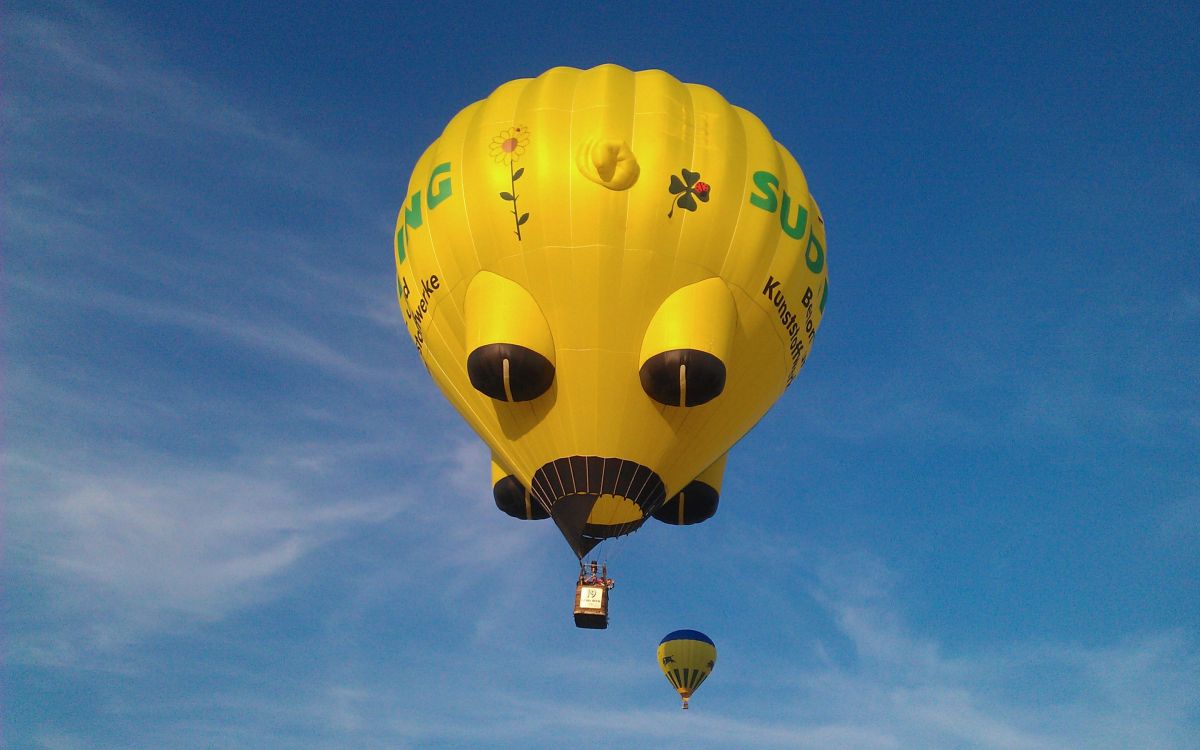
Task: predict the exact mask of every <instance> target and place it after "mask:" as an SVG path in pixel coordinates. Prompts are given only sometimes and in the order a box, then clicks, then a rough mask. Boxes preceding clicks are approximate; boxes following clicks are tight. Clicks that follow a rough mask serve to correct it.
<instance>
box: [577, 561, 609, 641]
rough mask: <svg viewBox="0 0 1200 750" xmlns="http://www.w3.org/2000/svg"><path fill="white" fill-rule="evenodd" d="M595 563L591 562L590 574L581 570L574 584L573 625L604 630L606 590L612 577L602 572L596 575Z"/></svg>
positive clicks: (606, 611)
mask: <svg viewBox="0 0 1200 750" xmlns="http://www.w3.org/2000/svg"><path fill="white" fill-rule="evenodd" d="M595 570H596V564H595V563H592V575H587V574H586V573H585V572H583V571H581V572H580V574H579V580H578V581H577V582H576V584H575V627H577V628H584V629H586V630H604V629H606V628H607V627H608V590H609V589H611V588H612V579H610V578H608V577H607V570H606V571H605V573H604V574H601V575H597V574H596V572H595Z"/></svg>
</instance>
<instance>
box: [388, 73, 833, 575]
mask: <svg viewBox="0 0 1200 750" xmlns="http://www.w3.org/2000/svg"><path fill="white" fill-rule="evenodd" d="M395 258H396V268H397V292H398V295H399V298H400V305H401V308H402V310H403V313H404V317H405V323H406V325H407V328H408V332H409V334H410V336H411V337H412V340H413V342H414V344H415V345H416V347H417V350H418V352H419V353H420V356H421V359H422V361H423V362H424V364H425V366H426V367H427V368H428V370H429V373H430V374H431V375H432V377H433V379H434V381H435V382H436V383H437V384H438V387H439V388H440V389H441V390H442V392H443V394H445V396H446V398H447V399H448V400H449V401H450V402H451V403H452V404H453V405H454V407H455V408H456V409H457V410H458V411H459V413H460V414H462V416H463V417H464V418H465V419H466V420H467V422H468V423H469V424H470V425H471V427H472V428H473V429H474V430H475V432H477V433H478V434H479V435H480V437H482V438H483V440H484V441H485V442H486V443H487V444H488V446H489V447H490V448H491V450H492V456H493V475H494V477H503V478H509V477H511V479H512V481H511V482H507V483H506V484H505V485H504V487H502V488H500V491H499V492H498V494H497V503H498V504H499V505H500V506H501V507H502V508H504V509H505V510H506V512H509V513H510V514H512V515H514V516H517V517H522V518H536V517H544V516H545V515H549V516H550V517H552V518H553V519H554V521H555V523H556V524H557V525H558V527H559V529H560V530H561V531H562V533H563V535H564V537H565V538H566V539H567V541H568V543H569V544H570V545H571V547H572V549H573V550H574V551H575V553H576V554H577V555H578V556H582V555H584V554H586V553H587V552H588V550H590V549H591V547H592V546H594V545H595V544H596V543H598V542H599V541H601V540H603V539H606V538H610V537H613V536H618V535H621V534H625V533H628V532H630V531H632V530H634V529H636V528H637V527H638V526H639V525H641V523H642V522H643V521H644V520H645V519H646V518H647V517H648V516H650V515H651V514H653V513H655V512H656V511H658V510H659V509H660V508H663V506H664V505H666V503H667V502H668V500H671V499H672V498H674V497H676V496H677V495H679V493H681V492H682V491H684V490H685V489H691V490H700V491H699V492H691V493H690V494H688V493H685V495H686V496H687V497H691V498H693V501H692V506H691V507H685V505H684V503H683V502H682V501H681V502H680V503H679V504H678V506H671V507H670V508H667V509H666V510H665V511H664V513H663V514H660V515H661V517H662V518H663V519H664V520H667V521H668V522H672V523H674V522H678V523H690V522H694V521H696V520H703V518H707V517H708V516H709V515H711V514H712V512H713V511H714V510H715V508H716V493H717V491H718V490H719V486H720V474H721V472H722V471H723V470H724V456H725V453H726V451H728V449H729V448H730V446H732V445H733V443H734V442H736V441H737V440H738V439H739V438H741V437H742V436H743V435H744V434H745V433H746V432H747V431H748V430H749V429H750V428H751V427H752V426H753V425H754V423H755V422H757V421H758V420H759V419H760V418H761V417H762V416H763V414H764V413H765V412H766V411H767V409H768V408H769V407H770V406H771V404H772V403H773V402H774V401H775V400H776V399H777V398H778V397H779V396H780V394H782V393H783V391H784V389H785V388H787V386H788V385H789V384H790V383H791V382H792V380H793V378H795V377H796V374H797V372H798V371H799V370H800V368H801V367H802V366H803V365H804V362H805V360H806V359H807V357H808V353H809V350H810V348H811V346H812V341H813V337H814V335H815V333H816V330H817V328H818V326H819V325H820V323H821V319H822V315H823V312H824V307H825V295H826V267H825V228H824V221H823V219H822V217H821V214H820V211H819V209H818V208H817V205H816V203H815V202H814V201H813V198H812V196H811V195H810V194H809V191H808V186H807V183H806V181H805V178H804V175H803V173H802V172H801V170H800V167H799V166H798V165H797V163H796V161H795V159H793V158H792V156H791V155H790V154H789V153H788V152H787V150H786V149H784V148H783V147H782V146H781V145H779V144H777V143H776V142H775V140H774V139H773V138H772V137H771V135H770V133H769V132H768V131H767V129H766V127H764V126H763V124H762V123H761V122H760V121H759V120H758V119H757V118H756V117H754V115H752V114H750V113H749V112H747V111H746V110H743V109H740V108H738V107H734V106H732V105H730V104H729V103H727V102H726V101H725V100H724V99H723V98H722V97H721V96H720V95H719V94H718V93H717V92H715V91H713V90H712V89H710V88H707V87H705V86H699V85H695V84H686V83H681V82H679V81H678V80H676V79H674V78H672V77H671V76H670V75H668V74H666V73H663V72H662V71H657V70H650V71H642V72H636V73H635V72H633V71H629V70H626V69H624V68H621V67H618V66H615V65H602V66H600V67H597V68H593V69H591V70H576V69H573V68H555V69H553V70H550V71H548V72H546V73H544V74H542V75H541V76H538V77H537V78H534V79H521V80H516V81H511V82H509V83H506V84H504V85H502V86H501V87H500V88H498V89H497V90H496V91H495V92H494V93H492V94H491V96H489V97H488V98H486V99H484V100H482V101H479V102H476V103H474V104H472V105H470V106H469V107H467V108H466V109H464V110H463V111H462V112H460V113H459V114H458V115H457V116H456V117H454V118H453V120H451V122H450V123H449V124H448V125H447V126H446V129H445V131H444V132H443V133H442V135H441V137H440V138H438V139H437V140H436V141H435V142H434V143H433V144H432V145H431V146H429V148H428V149H427V150H426V151H425V152H424V154H423V155H422V157H421V158H420V160H419V162H418V163H417V165H416V168H415V169H414V171H413V175H412V178H411V180H410V183H409V188H408V193H407V196H406V199H405V203H404V205H403V207H402V208H401V210H400V213H399V217H398V219H397V224H396V236H395ZM796 440H797V441H803V440H804V436H803V435H797V436H796ZM414 442H415V443H416V445H415V446H414V448H415V449H420V445H421V443H420V436H414ZM698 478H703V479H704V481H703V482H701V483H700V485H696V484H695V483H694V481H693V480H698ZM494 484H496V485H497V486H498V487H499V484H500V481H499V479H496V480H495V481H494ZM710 495H711V496H710ZM700 498H703V500H704V505H703V507H699V506H696V504H695V503H696V502H697V499H700ZM534 506H538V507H540V509H541V512H538V510H537V508H536V507H534Z"/></svg>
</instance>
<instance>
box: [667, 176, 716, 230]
mask: <svg viewBox="0 0 1200 750" xmlns="http://www.w3.org/2000/svg"><path fill="white" fill-rule="evenodd" d="M679 175H683V179H682V180H681V179H679ZM679 175H671V184H670V186H668V188H667V190H669V191H670V193H671V195H673V196H675V197H674V198H673V199H672V200H671V210H670V211H669V212H667V218H668V219H669V218H671V217H672V216H674V215H675V207H676V206H678V207H679V208H682V209H685V210H687V211H695V210H696V208H697V207H698V206H699V204H698V203H696V201H700V203H708V194H709V191H710V190H712V188H711V187H710V186H709V184H708V183H707V182H700V173H699V172H693V171H691V170H689V169H684V170H681V171H680V173H679Z"/></svg>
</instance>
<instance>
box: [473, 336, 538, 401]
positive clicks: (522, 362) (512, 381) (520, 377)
mask: <svg viewBox="0 0 1200 750" xmlns="http://www.w3.org/2000/svg"><path fill="white" fill-rule="evenodd" d="M467 376H468V377H469V378H470V379H471V385H472V386H474V387H475V390H477V391H479V392H480V393H482V394H484V395H485V396H491V397H492V398H494V399H496V400H497V401H532V400H533V399H535V398H537V397H538V396H540V395H542V394H543V393H545V392H546V391H547V390H549V389H550V384H551V383H553V382H554V365H552V364H551V363H550V360H548V359H546V358H545V357H543V356H542V355H541V354H538V353H537V352H535V351H534V350H532V349H528V348H526V347H524V346H521V345H520V344H486V345H484V346H481V347H479V348H478V349H476V350H475V351H473V352H471V354H470V355H468V356H467Z"/></svg>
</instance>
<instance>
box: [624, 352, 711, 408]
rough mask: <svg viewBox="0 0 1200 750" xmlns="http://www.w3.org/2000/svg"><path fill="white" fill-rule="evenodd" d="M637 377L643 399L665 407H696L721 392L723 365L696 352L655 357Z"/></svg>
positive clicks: (647, 361) (644, 365) (707, 355)
mask: <svg viewBox="0 0 1200 750" xmlns="http://www.w3.org/2000/svg"><path fill="white" fill-rule="evenodd" d="M638 375H639V377H640V378H641V381H642V390H644V391H645V392H646V395H647V396H649V397H650V398H652V399H654V400H655V401H657V402H658V403H660V404H664V405H666V406H699V405H700V404H706V403H708V402H709V401H712V400H713V399H714V398H716V397H717V396H719V395H721V391H723V390H725V363H724V362H722V361H721V360H720V359H719V358H718V357H716V356H714V355H712V354H709V353H708V352H702V351H700V350H699V349H672V350H670V351H666V352H661V353H659V354H655V355H654V356H653V357H651V358H650V359H648V360H646V362H645V364H643V365H642V367H641V370H640V372H639V373H638Z"/></svg>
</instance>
